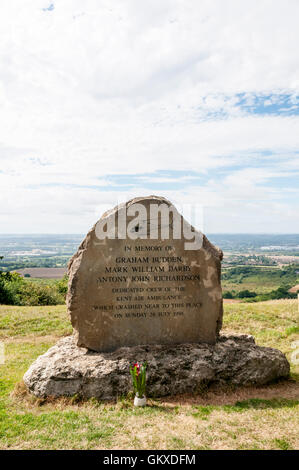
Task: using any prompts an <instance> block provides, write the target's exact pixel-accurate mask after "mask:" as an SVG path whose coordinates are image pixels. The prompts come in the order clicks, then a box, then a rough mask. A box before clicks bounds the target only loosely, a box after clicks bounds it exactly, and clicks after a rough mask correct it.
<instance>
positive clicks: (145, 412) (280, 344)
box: [0, 300, 299, 449]
mask: <svg viewBox="0 0 299 470" xmlns="http://www.w3.org/2000/svg"><path fill="white" fill-rule="evenodd" d="M231 332H236V333H249V334H253V335H254V336H255V338H256V342H257V343H258V344H259V345H264V346H272V347H276V348H279V349H281V350H282V351H283V352H284V353H285V354H286V355H287V357H288V359H289V360H290V358H291V354H292V351H293V349H292V344H293V343H294V341H295V340H297V341H299V328H298V307H297V301H296V300H283V301H280V300H278V301H271V302H263V303H255V304H245V303H238V304H226V305H225V315H224V327H223V333H231ZM70 333H71V327H70V323H69V320H68V318H67V315H66V308H65V306H63V305H58V306H43V307H29V306H26V307H16V306H4V305H2V306H0V340H1V341H4V343H5V353H6V361H5V364H3V365H0V448H1V449H8V448H14V449H16V448H17V449H71V448H74V449H100V448H105V449H108V448H127V449H132V448H134V449H135V448H136V449H139V448H148V449H161V448H164V449H220V448H222V449H293V448H298V446H299V442H298V433H297V429H298V411H299V382H298V376H299V370H298V366H295V365H294V364H292V367H291V370H292V379H291V380H289V381H284V382H280V383H278V384H273V385H271V386H268V387H263V388H254V387H252V388H239V389H237V390H234V389H226V390H224V391H223V390H222V391H220V390H219V389H214V390H210V391H207V390H201V392H200V393H199V394H198V395H190V396H183V397H182V396H181V397H174V398H169V399H161V400H150V401H149V406H148V407H146V408H145V409H134V408H133V406H132V400H131V399H129V398H119V400H118V401H117V402H116V403H99V402H97V401H96V400H88V401H86V402H80V401H78V400H77V399H76V397H73V398H70V399H61V400H56V401H52V402H50V401H43V400H38V399H35V398H34V397H32V396H30V395H28V393H27V392H26V390H25V389H24V386H23V385H22V382H21V381H22V376H23V374H24V372H25V371H26V370H27V368H28V367H29V365H30V364H31V363H32V362H33V361H34V360H35V358H36V357H37V356H38V355H40V354H43V353H44V352H45V351H46V350H47V349H48V348H49V347H50V346H52V345H53V344H55V342H56V341H57V340H58V338H59V337H61V336H63V335H68V334H70ZM136 359H138V358H136ZM149 367H150V365H149Z"/></svg>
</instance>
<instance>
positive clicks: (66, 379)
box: [24, 335, 290, 400]
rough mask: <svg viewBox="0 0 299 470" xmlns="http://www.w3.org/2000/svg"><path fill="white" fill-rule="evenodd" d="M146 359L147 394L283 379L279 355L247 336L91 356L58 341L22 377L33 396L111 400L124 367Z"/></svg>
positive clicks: (119, 389)
mask: <svg viewBox="0 0 299 470" xmlns="http://www.w3.org/2000/svg"><path fill="white" fill-rule="evenodd" d="M136 361H139V362H143V361H147V363H148V377H147V395H148V396H156V397H162V396H166V395H177V394H181V393H190V392H196V391H197V390H198V389H199V388H200V386H202V385H203V384H211V383H219V384H225V383H228V384H234V385H263V384H266V383H268V382H271V381H273V380H275V379H278V378H281V377H288V375H289V371H290V366H289V363H288V361H287V359H286V357H285V356H284V354H283V353H282V352H281V351H278V350H277V349H273V348H264V347H260V346H257V345H256V344H255V342H254V338H253V337H252V336H247V335H241V336H221V337H220V339H219V341H218V342H217V343H216V344H215V345H213V346H212V345H209V344H194V343H192V344H180V345H177V346H160V345H154V346H136V347H133V348H126V347H123V348H120V349H118V350H117V351H114V352H112V353H97V352H92V351H89V350H87V349H85V348H79V347H78V346H76V344H75V338H74V337H73V336H69V337H67V338H63V339H61V340H60V341H59V342H58V343H57V344H56V345H55V346H53V347H52V348H50V349H49V350H48V351H47V352H46V353H45V354H43V355H42V356H39V357H38V358H37V360H36V361H35V362H34V363H33V364H32V365H31V367H30V368H29V369H28V371H27V372H26V374H25V375H24V382H25V384H26V386H27V387H28V389H29V390H30V392H32V393H33V394H34V395H36V396H38V397H47V396H54V397H59V396H63V395H68V396H70V395H74V394H79V395H80V396H82V397H97V398H99V399H102V400H104V399H111V398H114V397H116V396H120V395H125V394H127V393H128V392H129V391H130V390H131V389H132V386H131V377H130V374H129V364H133V363H134V362H136Z"/></svg>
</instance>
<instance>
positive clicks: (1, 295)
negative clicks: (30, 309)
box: [0, 272, 66, 306]
mask: <svg viewBox="0 0 299 470" xmlns="http://www.w3.org/2000/svg"><path fill="white" fill-rule="evenodd" d="M63 282H64V283H62V281H58V282H57V283H55V284H50V285H47V284H45V283H38V282H32V281H27V280H25V279H24V278H22V276H21V275H20V274H18V273H10V272H7V273H0V304H6V305H31V306H35V305H58V304H63V303H64V302H65V293H66V290H65V283H66V281H65V280H64V281H63ZM60 283H61V285H60Z"/></svg>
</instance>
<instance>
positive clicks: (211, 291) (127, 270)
mask: <svg viewBox="0 0 299 470" xmlns="http://www.w3.org/2000/svg"><path fill="white" fill-rule="evenodd" d="M137 201H138V203H139V204H140V203H142V204H143V205H144V206H145V208H146V211H147V213H148V214H149V208H150V205H154V204H156V205H159V204H161V203H163V204H166V205H168V207H169V206H171V203H170V202H169V201H167V200H165V199H163V198H158V197H149V198H140V199H138V200H137ZM134 202H136V200H133V201H129V202H128V203H127V205H126V206H125V208H127V207H130V206H131V205H132V204H134ZM119 210H120V209H119V208H116V209H114V210H113V211H110V212H109V213H106V214H104V216H103V218H102V219H103V220H105V221H106V222H108V220H110V219H111V218H112V217H115V215H117V212H118V211H119ZM109 218H110V219H109ZM134 220H135V222H134ZM132 222H133V223H132ZM130 223H131V229H130V230H133V232H134V231H136V233H135V234H134V238H133V239H132V238H131V237H130V236H126V237H125V238H124V237H123V238H118V237H117V236H116V238H109V237H106V238H104V239H99V238H98V234H97V227H96V226H95V227H93V229H92V230H91V231H90V232H89V233H88V235H87V236H86V238H85V240H84V241H83V242H82V244H81V245H80V247H79V249H78V252H77V253H76V254H75V255H74V257H73V258H72V259H71V261H70V264H69V277H70V279H69V290H68V295H67V304H68V310H69V313H70V315H71V320H72V324H73V327H74V329H75V331H76V334H77V337H78V345H79V346H85V347H87V348H89V349H92V350H95V351H113V350H115V349H117V348H119V347H122V346H136V345H138V344H140V345H144V344H148V345H150V344H176V343H194V342H207V343H214V342H215V341H216V338H217V335H218V333H219V330H220V328H221V321H222V295H221V286H220V262H221V257H222V252H221V251H220V250H218V249H217V248H215V247H214V246H213V245H211V244H210V242H209V241H208V240H207V239H206V237H205V236H203V237H202V243H201V245H200V248H198V247H196V249H186V245H185V239H184V236H182V237H180V238H178V237H174V236H173V235H174V234H173V231H171V230H170V234H169V237H168V238H167V239H163V238H162V237H161V234H160V231H158V235H157V233H156V235H155V236H156V238H155V239H151V238H150V235H151V233H150V232H149V229H148V226H149V223H148V221H147V220H146V219H145V218H144V214H143V219H141V223H140V222H138V223H137V222H136V219H134V217H132V216H131V217H129V218H128V219H127V221H126V225H125V227H126V228H128V224H130ZM168 223H169V226H171V228H173V226H174V223H173V221H172V219H170V220H169V222H168ZM108 225H109V224H108ZM161 225H163V219H162V218H160V219H159V220H158V226H159V228H161ZM110 235H111V231H110ZM129 235H130V232H129Z"/></svg>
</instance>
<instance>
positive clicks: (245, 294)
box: [237, 289, 257, 299]
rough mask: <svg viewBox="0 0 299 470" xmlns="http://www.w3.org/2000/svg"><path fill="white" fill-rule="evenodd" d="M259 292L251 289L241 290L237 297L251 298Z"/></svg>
mask: <svg viewBox="0 0 299 470" xmlns="http://www.w3.org/2000/svg"><path fill="white" fill-rule="evenodd" d="M256 296H257V293H256V292H251V291H250V290H247V289H246V290H241V291H240V292H239V293H238V294H237V297H238V298H239V299H249V298H252V297H256Z"/></svg>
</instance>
